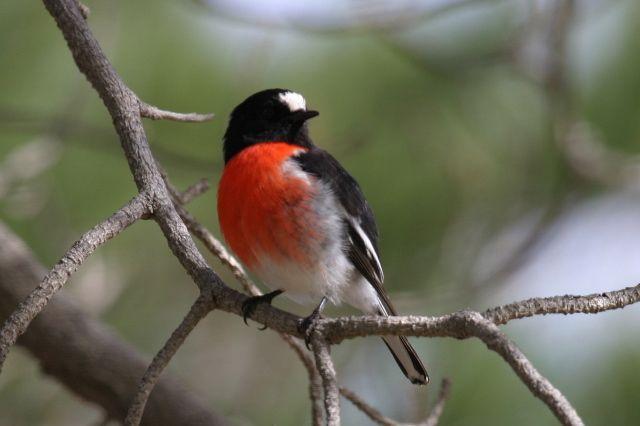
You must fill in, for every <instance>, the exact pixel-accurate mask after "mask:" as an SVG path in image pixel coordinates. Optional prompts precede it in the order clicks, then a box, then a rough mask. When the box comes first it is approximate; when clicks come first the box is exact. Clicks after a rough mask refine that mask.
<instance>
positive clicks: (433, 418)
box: [340, 379, 451, 426]
mask: <svg viewBox="0 0 640 426" xmlns="http://www.w3.org/2000/svg"><path fill="white" fill-rule="evenodd" d="M450 390H451V381H450V380H449V379H442V383H441V384H440V391H439V392H438V399H437V400H436V402H435V404H434V405H433V408H432V409H431V411H430V412H429V414H428V415H427V417H426V418H425V419H424V420H423V421H421V422H418V423H400V422H397V421H395V420H393V419H391V418H389V417H387V416H385V415H384V414H382V413H381V412H380V411H378V410H377V409H376V408H374V407H372V406H371V405H369V404H368V403H367V402H366V401H364V400H363V399H362V398H360V397H359V396H358V395H357V394H356V393H355V392H353V391H352V390H350V389H347V388H345V387H340V394H341V395H342V396H344V397H345V398H347V399H348V400H349V401H350V402H351V403H352V404H353V405H354V406H356V407H357V408H358V409H359V410H360V411H362V412H363V413H364V414H366V415H367V417H369V418H370V419H371V420H372V421H373V422H375V423H376V424H378V425H379V426H436V425H437V424H438V421H440V416H441V415H442V412H443V411H444V406H445V404H446V402H447V399H449V394H450Z"/></svg>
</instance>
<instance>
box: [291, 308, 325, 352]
mask: <svg viewBox="0 0 640 426" xmlns="http://www.w3.org/2000/svg"><path fill="white" fill-rule="evenodd" d="M326 302H327V298H326V297H323V298H322V301H321V302H320V304H319V305H318V306H317V307H316V308H315V309H314V310H313V312H311V315H309V316H308V317H305V318H303V319H302V320H301V321H300V323H299V324H298V330H300V333H302V334H304V344H305V346H306V347H307V349H309V350H311V348H310V347H309V345H310V343H311V334H312V333H313V330H314V329H315V328H316V326H317V325H318V321H320V320H321V319H322V310H323V309H324V304H325V303H326Z"/></svg>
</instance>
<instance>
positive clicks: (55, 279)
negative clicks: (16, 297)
mask: <svg viewBox="0 0 640 426" xmlns="http://www.w3.org/2000/svg"><path fill="white" fill-rule="evenodd" d="M148 212H149V203H148V197H147V196H146V195H145V194H140V195H138V196H136V197H135V198H134V199H133V200H131V201H130V202H129V203H127V204H126V205H125V206H124V207H122V208H121V209H120V210H118V211H117V212H115V213H114V214H113V215H111V216H110V217H109V218H107V219H106V220H105V221H103V222H101V223H99V224H98V225H96V226H95V227H93V228H92V229H90V230H89V231H87V232H86V233H85V234H84V235H83V236H82V237H81V238H80V239H79V240H78V241H76V242H75V243H74V244H73V245H72V246H71V248H70V249H69V251H67V253H66V254H65V255H64V256H63V257H62V259H60V261H58V263H57V264H56V266H54V267H53V269H51V271H49V273H48V274H47V275H46V276H45V277H44V279H43V280H42V282H41V283H40V285H39V286H38V287H36V288H35V289H34V290H33V291H32V292H31V294H29V296H28V297H27V298H26V299H25V300H24V301H23V302H22V303H20V305H19V306H18V308H17V309H16V310H15V311H14V312H13V313H12V314H11V316H9V318H7V320H6V321H5V322H4V324H3V325H2V329H1V330H0V369H1V368H2V365H3V364H4V361H5V359H6V357H7V353H8V352H9V348H10V347H11V346H12V345H13V344H14V343H15V342H16V339H17V338H18V336H20V335H21V334H22V333H24V332H25V330H26V329H27V327H28V326H29V324H30V323H31V321H32V320H33V319H34V318H35V317H36V315H38V314H39V313H40V311H42V310H43V309H44V307H45V306H47V303H48V302H49V299H51V297H52V296H53V295H54V294H55V293H56V292H57V291H58V290H60V289H61V288H62V286H64V285H65V283H66V282H67V281H68V280H69V277H71V275H72V274H73V273H74V272H75V271H76V270H77V269H78V267H79V266H80V265H81V264H82V262H84V261H85V259H86V258H87V257H89V255H90V254H91V253H93V252H94V251H95V250H96V248H98V247H99V246H101V245H102V244H104V243H106V242H107V241H109V240H110V239H111V238H113V237H115V236H116V235H118V234H119V233H120V232H122V231H123V230H125V229H126V228H127V227H128V226H129V225H131V224H132V223H134V222H135V221H136V220H138V219H140V218H141V217H142V216H143V215H144V214H146V213H148Z"/></svg>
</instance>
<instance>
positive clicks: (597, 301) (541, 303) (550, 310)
mask: <svg viewBox="0 0 640 426" xmlns="http://www.w3.org/2000/svg"><path fill="white" fill-rule="evenodd" d="M638 301H640V284H638V285H636V286H633V287H627V288H623V289H622V290H615V291H609V292H604V293H594V294H589V295H586V296H574V295H569V294H567V295H564V296H553V297H535V298H533V299H527V300H520V301H518V302H513V303H508V304H506V305H502V306H497V307H495V308H491V309H487V310H486V311H484V312H483V313H482V316H483V317H485V318H487V319H488V320H490V321H492V322H494V323H495V324H498V325H502V324H506V323H508V322H509V321H512V320H515V319H520V318H527V317H532V316H536V315H549V314H563V315H567V314H597V313H599V312H604V311H611V310H614V309H622V308H624V307H625V306H628V305H632V304H634V303H637V302H638Z"/></svg>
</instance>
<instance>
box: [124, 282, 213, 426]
mask: <svg viewBox="0 0 640 426" xmlns="http://www.w3.org/2000/svg"><path fill="white" fill-rule="evenodd" d="M212 309H213V306H212V303H211V300H210V299H209V298H208V297H207V296H206V295H205V294H201V295H200V296H199V297H198V299H196V301H195V302H194V303H193V305H191V308H190V309H189V312H188V313H187V315H186V316H185V317H184V319H183V320H182V322H181V323H180V325H179V326H178V328H176V329H175V330H174V332H173V333H172V334H171V337H169V339H168V340H167V342H166V343H165V344H164V346H163V347H162V349H160V351H159V352H158V353H157V354H156V356H155V357H154V358H153V361H151V364H149V367H148V368H147V371H145V373H144V375H143V376H142V379H141V380H140V385H139V387H138V392H137V393H136V395H135V397H134V398H133V402H132V403H131V405H130V406H129V411H128V413H127V417H126V418H125V420H124V424H125V425H126V426H138V425H139V424H140V420H141V419H142V414H143V413H144V407H145V405H146V404H147V400H148V399H149V395H150V394H151V391H152V390H153V387H154V386H155V385H156V383H157V382H158V380H159V379H160V375H161V374H162V372H163V371H164V369H165V367H166V366H167V365H169V362H170V361H171V359H172V358H173V356H174V355H175V354H176V352H178V349H180V347H181V346H182V344H183V343H184V341H185V339H186V338H187V336H188V335H189V333H191V331H192V330H193V329H194V328H195V326H196V325H198V323H199V322H200V320H202V319H203V318H204V317H205V316H207V314H208V313H209V312H211V310H212Z"/></svg>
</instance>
